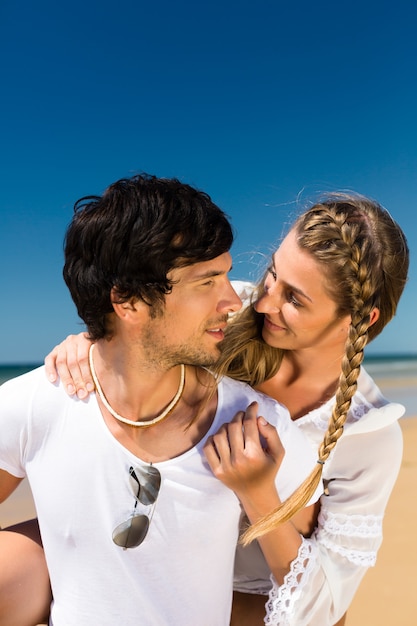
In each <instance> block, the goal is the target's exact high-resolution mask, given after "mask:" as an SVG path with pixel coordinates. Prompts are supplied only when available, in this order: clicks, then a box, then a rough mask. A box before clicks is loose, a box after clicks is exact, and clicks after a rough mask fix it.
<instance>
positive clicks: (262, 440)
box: [204, 402, 285, 511]
mask: <svg viewBox="0 0 417 626" xmlns="http://www.w3.org/2000/svg"><path fill="white" fill-rule="evenodd" d="M257 411H258V404H257V403H256V402H253V403H252V404H250V405H249V406H248V408H247V410H246V412H243V411H240V412H239V413H236V415H235V417H234V418H233V420H232V421H231V422H230V423H228V424H224V425H223V426H222V427H221V428H220V429H219V431H218V432H217V433H216V434H215V435H213V436H212V437H209V439H208V440H207V443H206V444H205V446H204V453H205V455H206V458H207V461H208V463H209V465H210V468H211V470H212V472H213V474H214V475H215V477H216V478H218V479H219V480H220V481H221V482H222V483H223V484H224V485H226V486H227V487H229V488H230V489H232V490H233V491H234V492H235V493H236V495H237V496H238V498H239V499H240V500H241V502H242V504H243V506H244V507H245V501H247V500H249V501H250V502H251V504H252V505H253V504H254V503H255V502H258V503H259V504H260V503H261V502H263V504H262V507H261V508H264V507H266V509H267V511H269V510H271V509H272V508H273V506H275V505H276V502H277V493H276V488H275V477H276V474H277V472H278V469H279V467H280V465H281V462H282V459H283V458H284V454H285V450H284V447H283V445H282V443H281V440H280V438H279V436H278V433H277V431H276V429H275V428H274V426H272V425H271V424H269V423H268V422H267V421H266V420H265V419H264V418H263V417H258V416H257ZM268 498H271V502H268ZM245 508H246V507H245ZM256 508H258V507H256Z"/></svg>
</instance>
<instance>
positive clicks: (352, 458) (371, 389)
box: [265, 369, 404, 626]
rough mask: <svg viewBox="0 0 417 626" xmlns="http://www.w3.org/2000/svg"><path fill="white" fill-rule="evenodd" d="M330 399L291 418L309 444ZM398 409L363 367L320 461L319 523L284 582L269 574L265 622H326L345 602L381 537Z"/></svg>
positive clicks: (396, 448) (311, 625)
mask: <svg viewBox="0 0 417 626" xmlns="http://www.w3.org/2000/svg"><path fill="white" fill-rule="evenodd" d="M333 404H334V398H333V399H332V400H330V401H329V402H328V403H327V404H326V405H325V406H323V407H321V408H320V409H317V410H315V411H312V412H311V413H309V414H308V415H306V416H304V417H302V418H300V419H299V420H297V421H296V422H295V423H296V424H297V426H298V427H299V428H300V430H301V431H303V432H304V433H305V434H306V435H307V437H308V438H309V440H310V442H311V446H312V449H313V450H317V448H318V446H319V444H320V442H321V441H322V438H323V434H324V432H325V430H326V427H327V422H328V419H329V416H330V414H331V409H332V406H333ZM403 413H404V407H403V406H402V405H400V404H394V403H388V401H387V400H385V399H384V398H383V396H382V394H381V392H380V390H379V389H378V387H377V386H376V385H375V383H374V382H373V381H372V379H371V378H370V377H369V375H368V374H367V372H366V371H365V370H364V369H362V370H361V374H360V376H359V380H358V390H357V392H356V394H355V396H354V398H353V403H352V410H351V411H350V414H349V417H348V420H347V423H346V425H345V429H344V433H343V435H342V438H341V439H340V440H339V442H338V444H337V446H336V448H335V449H334V450H333V452H332V454H331V457H330V459H329V461H328V462H327V463H326V464H325V466H324V471H323V476H324V479H325V480H324V482H325V485H326V486H327V492H328V495H323V496H322V497H321V512H320V516H319V521H318V527H317V529H316V531H315V533H314V534H313V536H312V538H311V539H304V541H303V545H302V546H301V548H300V551H299V555H298V558H297V559H295V561H294V562H293V564H292V567H291V572H290V573H289V574H288V575H287V577H286V579H285V582H284V584H282V585H281V586H278V585H277V583H276V582H275V581H274V580H273V579H272V582H273V588H272V590H271V592H270V595H269V600H268V602H267V617H266V619H265V624H267V625H268V626H278V625H279V626H318V625H319V626H331V625H332V624H335V623H336V622H337V621H338V620H339V619H340V618H341V617H342V615H344V613H345V611H346V610H347V609H348V607H349V605H350V603H351V601H352V599H353V596H354V595H355V593H356V591H357V589H358V586H359V584H360V582H361V580H362V578H363V576H364V575H365V572H366V570H367V568H369V567H371V566H373V565H374V564H375V561H376V555H377V551H378V548H379V547H380V545H381V542H382V519H383V515H384V511H385V508H386V505H387V501H388V498H389V496H390V494H391V491H392V488H393V486H394V483H395V481H396V479H397V476H398V472H399V469H400V465H401V458H402V434H401V429H400V426H399V424H398V419H399V418H400V417H401V415H403Z"/></svg>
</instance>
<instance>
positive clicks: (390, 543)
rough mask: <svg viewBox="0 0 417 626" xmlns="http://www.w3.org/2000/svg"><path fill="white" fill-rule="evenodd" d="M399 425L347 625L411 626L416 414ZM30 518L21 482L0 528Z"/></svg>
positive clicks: (2, 510)
mask: <svg viewBox="0 0 417 626" xmlns="http://www.w3.org/2000/svg"><path fill="white" fill-rule="evenodd" d="M400 424H401V427H402V430H403V434H404V456H403V461H402V466H401V470H400V474H399V477H398V480H397V483H396V485H395V487H394V490H393V493H392V496H391V499H390V502H389V504H388V508H387V512H386V517H385V519H384V541H383V544H382V547H381V549H380V551H379V553H378V559H377V563H376V566H375V567H374V568H372V569H370V570H368V572H367V573H366V575H365V578H364V580H363V581H362V584H361V586H360V588H359V591H358V593H357V595H356V597H355V598H354V601H353V604H352V606H351V607H350V609H349V611H348V618H347V626H415V625H416V624H417V590H416V580H417V532H416V530H415V526H414V524H415V520H416V517H417V497H416V485H417V416H416V417H405V418H403V419H402V420H400ZM387 463H389V458H388V459H387ZM34 515H35V509H34V507H33V503H32V500H31V495H30V490H29V488H28V485H27V483H26V482H25V481H24V482H22V484H21V485H20V486H19V487H18V489H17V490H16V491H15V492H14V494H13V495H12V496H11V497H10V498H9V499H8V500H7V502H5V503H3V504H2V505H0V525H1V526H2V527H3V528H4V527H5V526H7V525H8V524H13V523H15V522H18V521H22V520H24V519H30V518H31V517H33V516H34ZM317 626H320V625H319V624H317Z"/></svg>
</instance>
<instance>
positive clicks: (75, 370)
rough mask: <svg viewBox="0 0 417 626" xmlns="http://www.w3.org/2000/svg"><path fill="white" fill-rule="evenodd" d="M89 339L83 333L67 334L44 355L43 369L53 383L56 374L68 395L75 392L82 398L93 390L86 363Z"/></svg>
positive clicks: (88, 367)
mask: <svg viewBox="0 0 417 626" xmlns="http://www.w3.org/2000/svg"><path fill="white" fill-rule="evenodd" d="M90 345H91V341H90V340H89V339H87V335H86V334H85V333H80V334H78V335H68V337H67V338H66V339H65V340H64V341H62V342H61V343H60V344H59V345H58V346H55V348H54V349H53V350H52V351H51V352H50V353H49V354H48V355H47V356H46V357H45V371H46V375H47V376H48V379H49V380H50V381H51V382H52V383H54V382H55V381H56V380H57V378H58V375H59V377H60V379H61V382H62V384H63V385H64V387H65V389H66V390H67V393H68V395H70V396H73V395H74V394H75V393H76V394H77V396H78V398H80V400H83V399H84V398H86V397H87V396H88V394H89V393H91V392H92V391H94V383H93V379H92V377H91V372H90V366H89V364H88V350H89V348H90Z"/></svg>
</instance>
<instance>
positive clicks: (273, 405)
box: [219, 376, 291, 424]
mask: <svg viewBox="0 0 417 626" xmlns="http://www.w3.org/2000/svg"><path fill="white" fill-rule="evenodd" d="M219 395H220V397H221V405H222V407H228V406H234V407H237V408H236V411H243V410H246V408H247V406H248V405H249V404H250V403H251V402H258V404H259V413H260V414H261V413H262V414H263V416H264V417H265V419H267V420H268V421H269V422H271V423H274V424H275V423H276V420H277V419H278V418H279V419H280V420H281V421H282V420H283V419H285V420H286V421H287V420H289V421H291V420H290V416H289V412H288V409H287V408H286V407H285V406H284V405H282V404H280V403H279V402H277V401H276V400H274V399H273V398H271V397H270V396H267V395H266V394H264V393H262V392H261V391H257V390H256V389H253V388H252V387H251V386H250V385H248V384H247V383H244V382H241V381H239V380H234V379H233V378H229V377H228V376H224V377H223V378H222V379H221V380H220V381H219ZM264 413H265V414H264ZM232 417H233V416H232Z"/></svg>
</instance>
